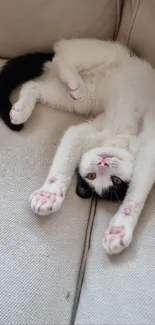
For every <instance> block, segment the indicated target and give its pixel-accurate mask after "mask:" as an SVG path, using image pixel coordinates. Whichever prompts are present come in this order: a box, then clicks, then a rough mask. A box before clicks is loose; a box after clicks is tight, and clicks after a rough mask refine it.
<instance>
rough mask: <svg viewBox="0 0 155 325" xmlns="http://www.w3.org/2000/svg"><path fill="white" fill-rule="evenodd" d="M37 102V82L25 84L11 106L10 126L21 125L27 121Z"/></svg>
mask: <svg viewBox="0 0 155 325" xmlns="http://www.w3.org/2000/svg"><path fill="white" fill-rule="evenodd" d="M38 100H39V88H38V87H37V82H35V81H29V82H27V83H25V84H24V85H23V86H22V88H21V90H20V93H19V99H18V101H17V102H16V103H15V104H14V105H13V106H12V109H11V111H10V119H11V123H12V124H16V125H17V124H21V123H24V122H26V121H27V120H28V118H29V117H30V115H31V114H32V111H33V109H34V107H35V104H36V102H37V101H38Z"/></svg>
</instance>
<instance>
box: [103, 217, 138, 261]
mask: <svg viewBox="0 0 155 325" xmlns="http://www.w3.org/2000/svg"><path fill="white" fill-rule="evenodd" d="M129 218H132V217H129ZM132 233H133V228H132V227H131V223H130V222H129V220H128V217H126V219H125V218H123V220H122V222H121V220H119V222H117V219H116V222H112V223H111V225H110V226H109V228H108V229H107V230H106V231H105V232H104V235H103V247H104V249H105V251H106V252H107V253H108V254H110V255H113V254H118V253H120V252H122V251H123V250H124V249H125V248H126V247H128V246H129V244H130V243H131V240H132Z"/></svg>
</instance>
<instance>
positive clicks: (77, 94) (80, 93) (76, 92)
mask: <svg viewBox="0 0 155 325" xmlns="http://www.w3.org/2000/svg"><path fill="white" fill-rule="evenodd" d="M84 93H85V87H84V84H83V83H80V84H79V85H78V86H77V87H76V88H73V87H70V91H69V94H70V96H71V98H72V99H74V100H78V99H82V98H83V97H84Z"/></svg>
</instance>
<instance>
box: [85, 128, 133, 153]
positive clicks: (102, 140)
mask: <svg viewBox="0 0 155 325" xmlns="http://www.w3.org/2000/svg"><path fill="white" fill-rule="evenodd" d="M109 129H110V128H109ZM86 142H87V150H89V149H92V148H96V147H115V148H123V149H126V150H128V151H130V152H131V153H132V154H133V155H135V153H136V151H137V147H138V138H137V137H136V136H132V135H130V134H125V133H124V134H120V135H114V134H112V132H109V131H101V132H97V131H95V132H93V133H92V135H91V136H90V135H89V138H88V139H87V140H86Z"/></svg>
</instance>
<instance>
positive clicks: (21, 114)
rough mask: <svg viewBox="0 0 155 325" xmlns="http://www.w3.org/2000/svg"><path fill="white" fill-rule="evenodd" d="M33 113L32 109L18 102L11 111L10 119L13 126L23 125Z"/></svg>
mask: <svg viewBox="0 0 155 325" xmlns="http://www.w3.org/2000/svg"><path fill="white" fill-rule="evenodd" d="M31 113H32V107H26V108H25V106H23V105H22V103H20V101H19V102H17V103H15V104H14V105H13V106H12V109H11V111H10V119H11V123H12V124H16V125H18V124H21V123H24V122H26V121H27V120H28V118H29V116H30V115H31Z"/></svg>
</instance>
